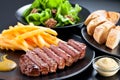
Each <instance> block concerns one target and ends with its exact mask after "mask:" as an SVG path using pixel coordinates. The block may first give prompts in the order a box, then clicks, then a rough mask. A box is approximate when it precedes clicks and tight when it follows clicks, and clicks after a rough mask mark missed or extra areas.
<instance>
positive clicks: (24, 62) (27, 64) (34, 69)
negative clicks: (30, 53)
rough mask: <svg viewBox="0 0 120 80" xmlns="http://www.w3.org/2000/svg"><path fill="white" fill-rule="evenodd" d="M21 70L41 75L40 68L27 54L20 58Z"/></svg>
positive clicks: (26, 73)
mask: <svg viewBox="0 0 120 80" xmlns="http://www.w3.org/2000/svg"><path fill="white" fill-rule="evenodd" d="M19 66H20V70H21V72H22V73H23V74H25V75H27V76H39V75H40V68H39V66H38V65H36V64H35V63H34V62H32V61H31V60H30V59H29V58H28V57H27V56H26V55H25V54H24V55H22V56H21V57H20V59H19Z"/></svg>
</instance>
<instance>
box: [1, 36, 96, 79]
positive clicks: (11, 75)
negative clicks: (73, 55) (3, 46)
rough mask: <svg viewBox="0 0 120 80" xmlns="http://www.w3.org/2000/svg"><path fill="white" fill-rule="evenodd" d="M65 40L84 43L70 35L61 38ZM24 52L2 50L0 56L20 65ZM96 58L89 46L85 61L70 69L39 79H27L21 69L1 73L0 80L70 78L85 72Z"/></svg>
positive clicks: (75, 64) (80, 61)
mask: <svg viewBox="0 0 120 80" xmlns="http://www.w3.org/2000/svg"><path fill="white" fill-rule="evenodd" d="M60 36H61V35H60ZM60 38H61V39H63V40H68V39H70V38H72V39H75V40H77V41H80V42H84V41H83V40H82V38H81V37H79V36H77V35H74V34H73V35H69V36H66V35H64V36H61V37H60ZM22 53H25V52H23V51H15V52H12V51H2V50H0V56H1V55H3V54H8V58H9V59H12V60H14V61H16V63H17V64H18V60H19V57H20V55H21V54H22ZM94 56H95V53H94V51H93V50H92V49H91V48H90V47H89V46H87V51H86V56H85V58H84V59H82V60H79V61H77V62H76V63H74V64H73V65H72V66H70V67H65V69H63V70H57V72H56V73H50V74H48V75H46V76H39V77H27V76H26V75H23V74H22V73H21V72H20V69H19V67H17V68H16V69H15V70H13V71H10V72H0V80H48V79H65V78H68V77H72V76H74V75H77V74H79V73H81V72H83V71H84V70H85V69H86V68H88V67H89V66H90V64H91V62H92V60H93V58H94Z"/></svg>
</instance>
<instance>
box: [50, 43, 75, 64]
mask: <svg viewBox="0 0 120 80" xmlns="http://www.w3.org/2000/svg"><path fill="white" fill-rule="evenodd" d="M50 48H51V50H52V51H54V52H55V53H56V54H57V55H58V56H60V57H62V58H64V60H65V64H66V66H70V65H71V64H72V63H73V62H74V59H73V57H72V56H71V55H69V54H68V53H66V52H65V51H63V50H62V49H60V48H58V47H57V46H55V45H51V46H50Z"/></svg>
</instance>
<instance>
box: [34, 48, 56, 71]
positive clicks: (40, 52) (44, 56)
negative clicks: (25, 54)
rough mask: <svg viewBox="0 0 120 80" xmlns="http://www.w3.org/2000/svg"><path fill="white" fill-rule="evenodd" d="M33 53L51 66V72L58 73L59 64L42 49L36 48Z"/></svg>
mask: <svg viewBox="0 0 120 80" xmlns="http://www.w3.org/2000/svg"><path fill="white" fill-rule="evenodd" d="M33 51H34V52H35V53H36V54H37V55H38V56H39V57H40V58H41V59H42V60H43V61H44V62H46V63H47V64H48V65H49V69H50V72H56V70H57V63H56V62H55V61H54V60H53V59H52V58H50V57H49V56H48V55H47V54H46V53H45V52H44V51H43V50H42V49H40V48H35V49H33Z"/></svg>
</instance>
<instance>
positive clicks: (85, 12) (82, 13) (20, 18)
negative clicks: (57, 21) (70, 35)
mask: <svg viewBox="0 0 120 80" xmlns="http://www.w3.org/2000/svg"><path fill="white" fill-rule="evenodd" d="M30 5H31V4H28V5H25V6H23V7H21V8H19V9H18V10H17V11H16V13H15V16H16V18H17V19H18V21H20V22H22V23H24V24H27V22H26V21H25V19H24V17H23V13H24V11H25V10H26V9H28V8H29V7H30ZM72 5H73V6H74V4H72ZM81 7H82V6H81ZM89 14H90V12H89V10H88V9H86V8H84V7H82V10H81V11H80V12H79V14H78V16H79V17H80V22H78V23H77V24H74V25H69V26H64V27H56V28H57V29H63V28H70V27H75V26H78V25H79V26H82V25H83V22H84V21H85V19H86V18H87V17H88V15H89Z"/></svg>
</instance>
